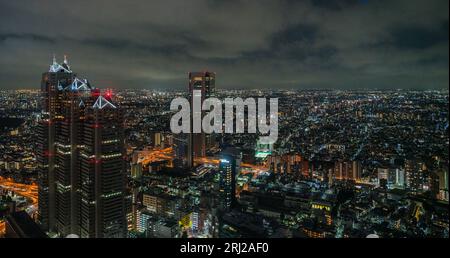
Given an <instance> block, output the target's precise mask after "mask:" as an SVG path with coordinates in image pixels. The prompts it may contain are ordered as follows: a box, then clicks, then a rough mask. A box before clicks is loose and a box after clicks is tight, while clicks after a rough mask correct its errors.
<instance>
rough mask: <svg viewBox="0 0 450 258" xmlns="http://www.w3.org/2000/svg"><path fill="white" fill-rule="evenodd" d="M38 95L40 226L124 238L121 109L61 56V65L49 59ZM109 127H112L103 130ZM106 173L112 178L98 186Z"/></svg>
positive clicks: (61, 233) (64, 233)
mask: <svg viewBox="0 0 450 258" xmlns="http://www.w3.org/2000/svg"><path fill="white" fill-rule="evenodd" d="M41 92H42V95H43V110H42V113H41V120H40V126H39V134H40V136H41V137H39V144H38V150H37V156H38V158H37V159H38V163H39V181H38V182H39V184H38V186H39V208H38V209H39V210H38V220H39V222H40V224H41V226H42V228H43V229H44V230H46V231H48V232H53V233H56V234H57V235H59V236H61V237H65V236H67V235H69V234H76V235H79V236H81V237H123V236H125V233H126V229H127V227H126V222H125V218H126V212H125V198H124V196H125V166H124V165H123V162H124V161H123V158H122V157H123V155H124V151H123V150H124V144H123V134H121V133H119V132H121V128H122V116H121V114H122V113H121V111H120V108H118V107H117V106H116V105H114V104H113V103H112V100H111V98H109V97H108V98H107V99H106V98H105V97H104V96H102V94H100V90H99V89H96V88H94V87H92V86H91V84H90V83H89V81H88V80H87V79H79V78H78V77H77V75H76V74H75V73H73V72H72V70H71V69H70V66H69V64H68V60H67V56H65V55H64V60H63V63H62V64H60V63H58V62H57V60H56V57H55V56H53V62H52V64H51V65H50V69H49V71H48V72H45V73H44V74H43V76H42V82H41ZM110 126H113V127H114V128H111V130H104V128H108V127H110ZM100 128H101V129H100ZM93 130H94V131H93ZM105 137H110V138H111V140H110V142H111V143H109V144H103V141H104V139H105ZM108 142H109V141H108ZM110 145H114V146H112V147H111V146H110ZM99 160H101V164H102V165H99V166H96V165H95V164H97V163H96V162H93V161H99ZM104 165H105V166H106V167H104ZM100 172H101V173H100ZM86 173H87V174H86ZM96 173H97V174H96ZM93 175H96V176H93ZM105 175H109V176H110V178H109V179H108V181H107V182H108V184H106V185H102V183H101V182H103V181H104V179H102V176H105ZM92 176H93V177H92ZM111 180H112V181H111ZM111 182H113V186H110V185H109V183H111ZM110 205H113V206H110ZM91 211H92V212H91ZM112 214H113V215H112ZM111 224H114V225H115V226H114V227H111V226H110V225H111Z"/></svg>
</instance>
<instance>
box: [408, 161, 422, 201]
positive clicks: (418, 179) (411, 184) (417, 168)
mask: <svg viewBox="0 0 450 258" xmlns="http://www.w3.org/2000/svg"><path fill="white" fill-rule="evenodd" d="M425 171H426V167H425V164H424V163H423V162H418V161H416V160H406V161H405V174H406V188H408V189H409V190H410V191H411V192H413V193H420V192H422V191H423V188H424V185H425V183H426V181H427V174H426V173H425Z"/></svg>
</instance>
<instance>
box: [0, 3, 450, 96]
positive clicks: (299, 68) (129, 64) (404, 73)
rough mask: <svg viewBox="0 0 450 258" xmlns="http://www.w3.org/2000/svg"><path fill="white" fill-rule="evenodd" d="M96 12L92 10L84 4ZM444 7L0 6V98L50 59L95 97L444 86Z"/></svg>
mask: <svg viewBox="0 0 450 258" xmlns="http://www.w3.org/2000/svg"><path fill="white" fill-rule="evenodd" d="M93 2H95V3H93ZM448 5H449V1H448V0H430V1H426V0H340V1H338V0H304V1H300V0H299V1H294V0H267V1H266V0H258V1H250V0H249V1H244V0H242V1H240V0H226V1H218V0H210V1H207V0H189V1H184V0H161V1H154V0H143V1H116V0H104V1H61V0H60V1H46V0H39V1H35V0H34V1H25V0H20V1H11V0H8V1H5V0H0V56H1V58H0V79H1V80H0V84H1V85H0V88H33V87H36V88H38V87H39V81H40V76H41V73H42V72H44V71H46V70H47V69H48V65H49V64H50V62H51V58H52V54H53V53H55V54H56V55H57V58H58V59H59V60H62V56H63V54H67V55H68V56H69V62H70V64H71V66H72V69H73V70H74V71H76V72H77V73H78V74H79V75H80V77H83V76H85V77H87V78H88V79H89V80H90V81H92V82H93V84H94V85H96V86H98V87H102V88H104V87H112V88H174V89H175V88H176V89H181V88H185V87H187V86H186V85H187V73H188V72H189V71H197V70H211V71H215V72H217V87H220V88H297V89H304V88H308V89H311V88H344V89H345V88H420V89H431V88H433V89H441V88H448V87H449V74H448V66H449V36H448V29H449V19H448V17H449V11H448V10H449V6H448Z"/></svg>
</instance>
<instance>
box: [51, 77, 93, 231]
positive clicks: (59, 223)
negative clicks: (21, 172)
mask: <svg viewBox="0 0 450 258" xmlns="http://www.w3.org/2000/svg"><path fill="white" fill-rule="evenodd" d="M60 90H61V93H60V99H61V106H60V114H59V116H60V121H59V123H58V125H57V126H58V133H57V134H56V138H55V146H56V148H55V149H56V160H55V162H56V168H55V184H56V231H57V232H58V233H59V234H60V235H62V236H67V235H69V234H71V233H74V234H77V235H78V234H79V227H78V225H79V223H78V221H79V213H80V211H79V196H78V195H79V177H80V175H79V171H80V162H79V149H80V146H81V139H82V137H83V131H82V129H83V128H82V125H83V122H84V109H85V106H86V105H89V104H91V103H92V96H91V94H92V92H95V91H94V90H93V89H92V87H91V86H90V84H89V82H88V81H87V80H86V79H84V80H80V79H78V78H76V77H74V78H73V81H72V83H71V84H69V85H67V86H66V87H63V88H61V89H60ZM91 105H92V104H91Z"/></svg>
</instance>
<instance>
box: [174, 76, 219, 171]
mask: <svg viewBox="0 0 450 258" xmlns="http://www.w3.org/2000/svg"><path fill="white" fill-rule="evenodd" d="M215 81H216V74H215V73H213V72H191V73H189V87H188V96H189V101H190V104H191V119H190V123H191V130H192V128H193V116H194V110H193V103H194V101H193V99H194V93H195V94H198V96H200V100H201V103H203V101H204V100H205V99H206V98H210V97H212V96H214V94H215ZM201 103H200V105H201ZM200 112H201V114H196V115H198V116H199V117H201V118H203V116H204V115H205V114H206V112H205V111H200ZM200 126H201V125H200ZM213 145H214V136H213V135H212V134H208V135H206V134H205V133H203V132H201V133H180V134H177V135H174V136H173V148H174V152H175V161H174V163H175V166H181V167H187V168H192V167H193V166H194V159H195V158H198V157H205V156H206V151H207V149H209V148H211V147H212V146H213Z"/></svg>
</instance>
